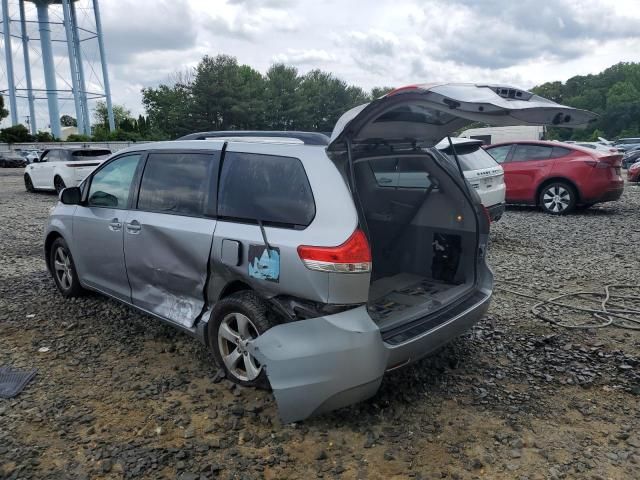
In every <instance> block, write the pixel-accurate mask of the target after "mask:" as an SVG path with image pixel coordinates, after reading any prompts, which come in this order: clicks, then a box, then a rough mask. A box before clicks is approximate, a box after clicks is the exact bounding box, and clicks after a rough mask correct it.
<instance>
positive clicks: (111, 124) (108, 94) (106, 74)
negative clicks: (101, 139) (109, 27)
mask: <svg viewBox="0 0 640 480" xmlns="http://www.w3.org/2000/svg"><path fill="white" fill-rule="evenodd" d="M93 12H94V14H95V16H96V33H97V34H98V47H99V48H100V60H101V62H100V63H101V64H102V80H103V82H104V95H105V98H106V100H107V115H108V116H109V130H111V131H112V132H114V131H115V129H116V124H115V121H114V120H113V105H112V104H111V87H110V86H109V72H108V71H107V56H106V54H105V52H104V40H103V39H102V21H101V20H100V7H99V5H98V0H93Z"/></svg>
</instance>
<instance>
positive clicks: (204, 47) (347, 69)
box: [64, 0, 640, 113]
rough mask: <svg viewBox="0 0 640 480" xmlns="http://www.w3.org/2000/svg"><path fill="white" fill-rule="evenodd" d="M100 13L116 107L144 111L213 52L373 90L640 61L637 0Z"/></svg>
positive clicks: (527, 82) (520, 80)
mask: <svg viewBox="0 0 640 480" xmlns="http://www.w3.org/2000/svg"><path fill="white" fill-rule="evenodd" d="M100 3H101V9H102V17H103V27H104V31H105V42H106V45H107V51H108V60H109V70H110V76H111V83H112V94H113V99H114V101H115V102H116V103H120V104H125V105H126V106H127V107H129V108H130V109H131V110H132V111H133V112H134V113H139V112H141V111H142V106H141V104H140V98H141V96H140V89H141V88H142V87H144V86H155V85H157V84H159V83H161V82H166V81H167V78H168V77H169V75H170V74H171V73H172V72H175V71H179V70H183V69H185V68H187V67H190V66H194V65H196V64H197V62H198V60H199V59H200V58H202V56H203V55H205V54H208V55H216V54H219V53H225V54H230V55H234V56H236V57H237V58H238V60H239V62H241V63H246V64H249V65H251V66H253V67H254V68H257V69H258V70H260V71H262V72H264V71H266V69H267V68H268V67H269V65H270V64H272V63H273V62H283V63H286V64H289V65H293V66H296V67H297V68H298V69H299V70H300V71H301V72H303V73H304V72H306V71H309V70H311V69H313V68H321V69H323V70H326V71H330V72H333V73H334V74H335V75H337V76H338V77H341V78H343V79H344V80H346V81H348V82H350V83H353V84H357V85H359V86H361V87H363V88H365V89H369V88H371V87H373V86H381V85H390V86H399V85H403V84H410V83H415V82H416V81H423V82H424V81H440V80H454V81H482V82H487V81H491V82H508V83H512V84H515V85H517V86H520V87H524V88H529V87H532V86H534V85H536V84H539V83H542V82H545V81H551V80H566V79H567V78H569V77H571V76H574V75H578V74H587V73H597V72H599V71H601V70H603V69H604V68H606V67H608V66H610V65H612V64H614V63H616V62H620V61H640V8H638V2H637V0H518V1H511V0H422V1H420V0H376V1H371V0H172V1H164V0H101V2H100ZM71 108H72V105H69V103H68V102H67V104H66V106H65V107H64V109H71ZM71 113H72V111H71Z"/></svg>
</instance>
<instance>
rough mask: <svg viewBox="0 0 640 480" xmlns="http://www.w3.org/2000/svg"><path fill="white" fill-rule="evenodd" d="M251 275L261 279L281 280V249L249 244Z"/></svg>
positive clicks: (276, 281)
mask: <svg viewBox="0 0 640 480" xmlns="http://www.w3.org/2000/svg"><path fill="white" fill-rule="evenodd" d="M249 276H250V277H253V278H257V279H259V280H267V281H269V282H275V283H278V282H279V281H280V249H279V248H278V247H271V248H270V249H268V250H267V247H265V246H264V245H249Z"/></svg>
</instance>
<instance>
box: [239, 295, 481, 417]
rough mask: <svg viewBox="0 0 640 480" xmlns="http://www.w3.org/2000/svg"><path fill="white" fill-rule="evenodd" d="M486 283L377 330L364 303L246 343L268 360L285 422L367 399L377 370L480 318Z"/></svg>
mask: <svg viewBox="0 0 640 480" xmlns="http://www.w3.org/2000/svg"><path fill="white" fill-rule="evenodd" d="M490 298H491V291H490V290H484V289H482V290H480V289H479V290H476V291H475V292H473V293H472V294H471V295H470V296H469V297H467V298H466V299H465V300H464V301H462V302H459V303H457V304H454V305H453V306H452V307H451V308H449V309H447V310H446V311H444V312H438V313H436V314H434V315H433V316H428V317H425V318H422V319H418V320H416V321H414V322H411V323H410V324H407V325H402V326H400V327H398V328H395V329H393V330H391V331H388V332H384V333H381V332H380V330H379V329H378V326H377V325H376V324H375V323H374V322H373V320H371V317H369V314H368V312H367V309H366V307H365V306H361V307H358V308H355V309H353V310H348V311H346V312H341V313H338V314H335V315H328V316H324V317H318V318H313V319H309V320H301V321H298V322H292V323H287V324H282V325H278V326H276V327H274V328H272V329H271V330H269V331H267V332H266V333H264V334H263V335H261V336H260V337H258V338H257V339H256V340H255V341H254V342H253V344H252V345H251V346H250V348H251V349H252V352H253V354H254V355H255V356H256V358H258V360H260V362H261V363H262V364H263V365H264V366H265V367H266V371H267V376H268V377H269V381H270V382H271V387H272V389H273V393H274V395H275V398H276V402H277V404H278V410H279V414H280V418H281V419H282V421H283V422H284V423H289V422H294V421H298V420H303V419H305V418H307V417H309V416H312V415H316V414H319V413H322V412H326V411H330V410H334V409H336V408H340V407H344V406H347V405H351V404H353V403H356V402H360V401H362V400H365V399H367V398H369V397H371V396H373V395H375V393H376V392H377V391H378V388H379V386H380V383H381V381H382V376H383V375H384V372H385V371H387V370H392V369H394V368H398V367H400V366H403V365H407V364H409V363H411V362H413V361H416V360H419V359H420V358H422V357H424V356H425V355H427V354H429V353H431V352H433V351H434V350H436V349H437V348H438V347H440V346H442V345H443V344H445V343H447V342H449V341H451V340H452V339H454V338H455V337H457V336H458V335H460V334H461V333H463V332H465V331H466V330H468V329H469V328H471V326H472V325H473V324H475V323H476V322H478V320H480V319H481V318H482V316H483V315H484V314H485V312H486V311H487V309H488V307H489V303H490Z"/></svg>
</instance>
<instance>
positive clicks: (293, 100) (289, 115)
mask: <svg viewBox="0 0 640 480" xmlns="http://www.w3.org/2000/svg"><path fill="white" fill-rule="evenodd" d="M299 87H300V77H299V76H298V70H297V69H296V68H295V67H287V66H286V65H283V64H281V63H280V64H275V65H272V66H271V68H269V70H267V74H266V75H265V95H264V98H265V102H264V106H265V118H264V124H265V128H267V129H269V130H295V129H296V128H297V125H298V124H299V123H300V115H301V113H302V112H301V108H300V106H301V105H300V101H299V100H300V99H299V98H298V96H297V95H298V88H299Z"/></svg>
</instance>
